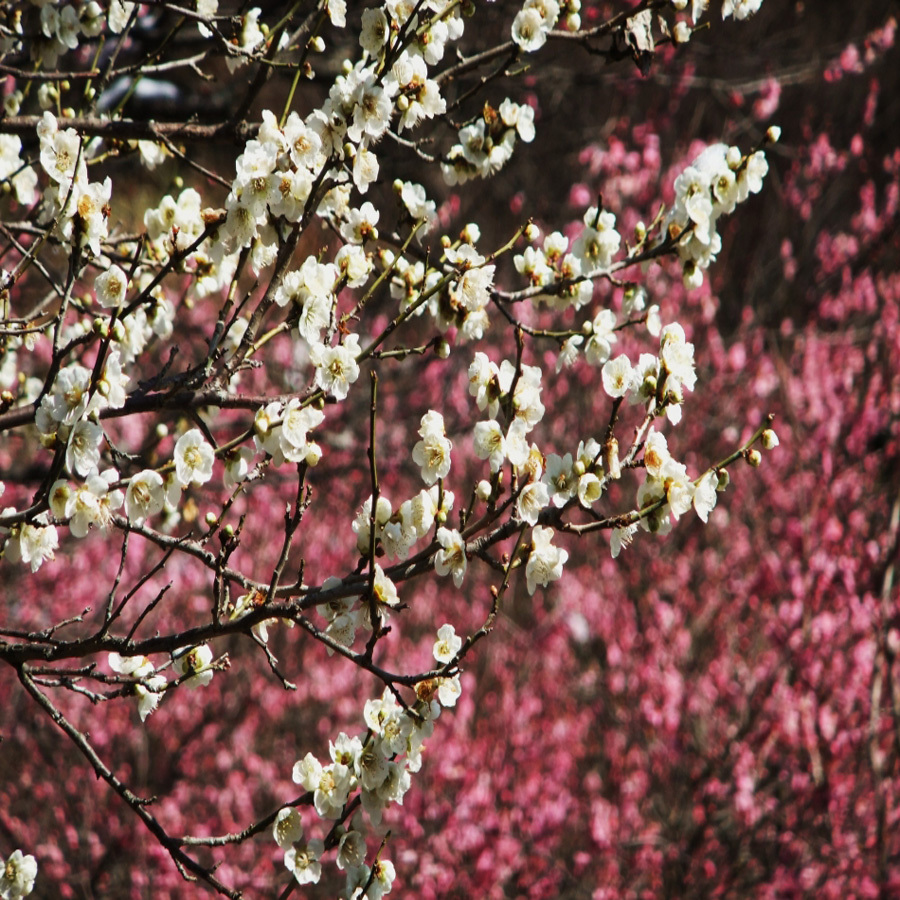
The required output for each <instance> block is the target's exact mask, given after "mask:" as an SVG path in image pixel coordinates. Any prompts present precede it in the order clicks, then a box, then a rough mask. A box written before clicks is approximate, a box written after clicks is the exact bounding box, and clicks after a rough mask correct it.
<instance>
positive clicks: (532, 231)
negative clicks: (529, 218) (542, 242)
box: [525, 222, 541, 241]
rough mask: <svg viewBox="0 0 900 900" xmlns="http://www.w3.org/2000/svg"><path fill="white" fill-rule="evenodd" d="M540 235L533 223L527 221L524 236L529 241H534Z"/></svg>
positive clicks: (538, 229)
mask: <svg viewBox="0 0 900 900" xmlns="http://www.w3.org/2000/svg"><path fill="white" fill-rule="evenodd" d="M540 236H541V230H540V228H538V227H537V225H535V224H534V222H529V223H528V224H527V225H526V226H525V237H526V239H527V240H529V241H536V240H537V239H538V238H539V237H540Z"/></svg>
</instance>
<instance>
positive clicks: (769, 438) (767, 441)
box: [762, 428, 778, 450]
mask: <svg viewBox="0 0 900 900" xmlns="http://www.w3.org/2000/svg"><path fill="white" fill-rule="evenodd" d="M762 445H763V447H765V448H766V450H771V449H773V448H774V447H777V446H778V435H777V434H775V432H774V431H773V430H772V429H771V428H767V429H766V430H765V431H764V432H763V433H762Z"/></svg>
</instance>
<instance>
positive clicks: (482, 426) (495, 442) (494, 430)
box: [475, 419, 506, 472]
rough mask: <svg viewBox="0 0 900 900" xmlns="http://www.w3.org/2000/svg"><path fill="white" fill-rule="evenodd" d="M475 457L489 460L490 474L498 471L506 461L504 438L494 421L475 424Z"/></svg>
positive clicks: (497, 423) (489, 420) (498, 425)
mask: <svg viewBox="0 0 900 900" xmlns="http://www.w3.org/2000/svg"><path fill="white" fill-rule="evenodd" d="M475 455H476V456H477V457H478V458H479V459H487V460H489V461H490V465H491V471H492V472H499V471H500V467H501V466H502V465H503V461H504V459H506V438H505V437H504V435H503V431H502V429H501V428H500V423H499V422H497V420H496V419H488V421H486V422H477V423H476V424H475Z"/></svg>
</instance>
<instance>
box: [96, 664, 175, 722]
mask: <svg viewBox="0 0 900 900" xmlns="http://www.w3.org/2000/svg"><path fill="white" fill-rule="evenodd" d="M109 667H110V668H111V669H112V670H113V672H116V673H118V674H119V675H126V676H130V677H133V678H136V679H140V681H137V682H135V685H134V692H135V696H136V697H137V698H138V715H140V717H141V721H142V722H143V721H145V720H146V718H147V716H149V715H150V713H152V712H153V711H154V710H155V709H156V707H157V706H159V701H160V698H161V697H162V692H163V690H164V688H165V686H166V679H165V676H163V675H158V674H156V673H155V669H154V667H153V663H152V662H150V660H149V659H148V658H147V657H146V656H121V655H120V654H118V653H110V654H109Z"/></svg>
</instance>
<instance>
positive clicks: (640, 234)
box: [634, 222, 647, 244]
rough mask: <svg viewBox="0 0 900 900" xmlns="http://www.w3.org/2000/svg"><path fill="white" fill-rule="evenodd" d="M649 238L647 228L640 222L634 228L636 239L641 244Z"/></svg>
mask: <svg viewBox="0 0 900 900" xmlns="http://www.w3.org/2000/svg"><path fill="white" fill-rule="evenodd" d="M646 237H647V226H646V225H645V224H644V223H643V222H638V223H637V225H635V226H634V239H635V240H636V241H637V242H638V243H639V244H640V243H643V241H644V238H646Z"/></svg>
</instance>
